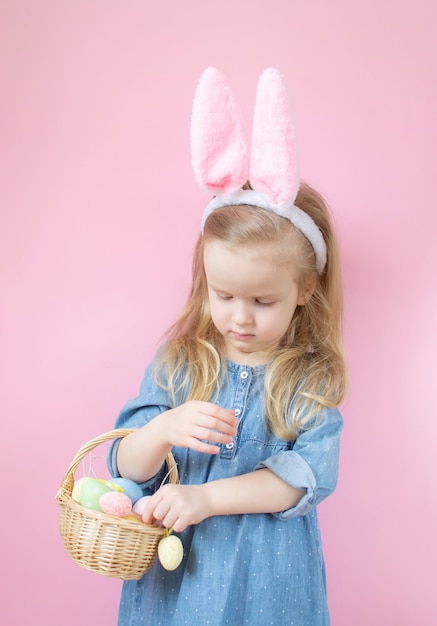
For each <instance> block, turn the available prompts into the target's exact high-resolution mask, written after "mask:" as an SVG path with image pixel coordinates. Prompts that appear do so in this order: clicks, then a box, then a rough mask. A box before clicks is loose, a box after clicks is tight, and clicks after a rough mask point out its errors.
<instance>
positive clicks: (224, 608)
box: [108, 361, 343, 626]
mask: <svg viewBox="0 0 437 626" xmlns="http://www.w3.org/2000/svg"><path fill="white" fill-rule="evenodd" d="M227 367H228V375H227V377H226V378H225V379H224V381H223V384H222V386H221V388H220V390H219V392H218V396H217V398H215V399H214V402H215V403H216V404H218V405H220V406H222V407H224V408H229V409H231V408H233V409H235V411H236V415H237V417H238V419H239V427H238V434H237V435H236V436H235V437H234V440H233V442H232V443H228V444H226V445H222V446H221V451H220V453H219V454H218V455H208V454H202V453H199V452H195V451H193V450H190V449H186V448H173V450H172V452H173V455H174V457H175V459H176V462H177V464H178V470H179V478H180V482H181V483H182V484H199V483H204V482H207V481H211V480H218V479H221V478H227V477H230V476H236V475H239V474H244V473H247V472H252V471H254V470H256V469H259V468H262V467H267V468H269V469H270V470H271V471H272V472H274V473H275V474H277V475H278V476H280V477H281V478H282V479H283V480H285V481H286V482H287V483H289V484H290V485H293V487H296V488H298V489H302V490H305V495H304V496H303V497H302V499H301V500H300V502H299V503H298V505H297V506H295V507H293V508H291V509H289V510H286V511H282V512H280V513H273V514H247V515H228V516H217V517H211V518H208V519H206V520H204V521H203V522H201V523H200V524H198V525H193V526H189V527H188V528H186V530H185V531H183V532H182V533H180V534H179V536H180V538H181V540H182V543H183V546H184V558H183V561H182V563H181V565H180V566H179V567H178V568H177V569H176V570H175V571H173V572H170V571H166V570H165V569H163V567H162V566H161V564H160V563H159V561H158V560H156V562H155V563H154V564H153V566H152V567H151V569H150V570H149V571H148V572H146V574H145V575H144V576H143V577H142V579H141V580H139V581H126V582H124V583H123V589H122V597H121V602H120V610H119V618H118V620H119V621H118V625H119V626H182V625H188V626H205V625H210V626H223V625H225V624H229V625H230V626H240V625H243V624H244V625H246V624H249V625H250V626H267V625H269V624H273V625H275V626H286V625H290V626H291V625H292V626H328V625H329V613H328V606H327V598H326V579H325V566H324V560H323V554H322V547H321V541H320V532H319V525H318V520H317V512H316V505H317V504H319V502H321V501H322V500H323V499H324V498H325V497H326V496H328V495H329V494H330V493H332V491H333V490H334V489H335V486H336V483H337V471H338V454H339V436H340V431H341V429H342V426H343V421H342V418H341V415H340V413H339V412H338V410H337V409H321V410H322V415H321V416H320V419H318V420H317V423H316V425H314V426H313V427H312V428H310V429H308V430H305V431H303V432H302V433H301V434H300V435H299V437H298V438H297V439H296V441H294V442H289V441H285V440H283V439H280V438H278V437H277V436H276V435H274V434H271V433H269V432H268V430H267V429H266V428H265V425H264V424H265V421H264V418H263V412H264V399H263V389H264V376H265V366H264V365H261V366H257V367H248V366H245V365H237V364H235V363H232V362H230V361H228V362H227ZM169 408H173V404H172V401H171V398H170V396H169V394H168V393H167V392H165V391H163V390H162V389H161V388H160V387H159V386H158V385H157V384H156V383H155V382H154V379H153V376H152V366H149V368H148V369H147V371H146V374H145V377H144V380H143V382H142V385H141V389H140V394H139V396H138V397H137V398H135V399H134V400H131V401H130V402H128V404H127V405H126V406H125V408H124V409H123V410H122V412H121V414H120V416H119V417H118V419H117V421H116V428H140V427H141V426H144V424H146V423H147V422H148V421H149V420H151V419H153V418H154V417H155V416H156V415H158V414H159V413H161V412H163V411H165V410H167V409H169ZM119 441H120V440H116V441H114V443H113V445H112V447H111V449H110V450H109V453H108V465H109V468H110V471H111V473H112V475H114V476H118V475H119V473H118V470H117V463H116V455H117V449H118V444H119ZM165 473H166V466H165V467H163V468H162V470H161V472H160V473H159V475H157V476H155V477H154V479H152V480H150V481H148V482H147V483H144V485H142V486H143V488H144V493H150V492H153V491H154V490H156V489H157V488H158V487H159V486H160V484H161V482H162V480H163V479H164V477H165ZM259 497H260V498H262V497H263V494H262V493H261V492H260V494H259Z"/></svg>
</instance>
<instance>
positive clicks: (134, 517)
mask: <svg viewBox="0 0 437 626" xmlns="http://www.w3.org/2000/svg"><path fill="white" fill-rule="evenodd" d="M124 519H125V520H128V521H129V522H140V524H142V523H143V520H142V519H141V517H138V515H137V514H136V513H129V515H126V517H125V518H124Z"/></svg>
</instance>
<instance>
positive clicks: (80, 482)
mask: <svg viewBox="0 0 437 626" xmlns="http://www.w3.org/2000/svg"><path fill="white" fill-rule="evenodd" d="M87 480H91V477H90V476H83V477H82V478H79V479H78V480H76V481H75V483H74V487H73V491H72V492H71V497H72V498H73V500H74V501H75V502H77V503H78V504H80V492H81V489H82V485H83V484H84V483H85V482H86V481H87Z"/></svg>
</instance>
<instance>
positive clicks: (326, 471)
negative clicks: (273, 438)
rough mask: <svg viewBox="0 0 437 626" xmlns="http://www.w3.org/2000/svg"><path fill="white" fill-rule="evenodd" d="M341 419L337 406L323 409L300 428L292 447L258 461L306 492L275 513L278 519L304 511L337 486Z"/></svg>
mask: <svg viewBox="0 0 437 626" xmlns="http://www.w3.org/2000/svg"><path fill="white" fill-rule="evenodd" d="M342 428H343V419H342V417H341V415H340V412H339V411H338V410H337V409H328V408H326V409H324V410H323V415H322V418H321V419H320V421H318V422H317V424H316V425H315V426H313V427H312V428H310V429H308V430H305V431H303V432H302V433H301V434H300V435H299V437H298V438H297V439H296V441H295V442H294V445H293V448H292V449H291V450H284V451H281V452H279V453H278V454H275V455H273V456H271V457H269V458H267V459H265V460H264V461H262V462H261V463H258V465H257V466H256V468H255V469H260V468H262V467H266V468H268V469H270V470H271V471H272V472H273V473H275V474H276V475H277V476H279V477H280V478H282V480H285V482H287V483H288V484H289V485H292V486H293V487H295V488H296V489H302V490H304V491H305V492H306V493H305V495H304V496H303V497H302V499H301V500H300V501H299V503H298V504H297V505H296V506H295V507H293V508H291V509H288V510H286V511H282V512H280V513H275V514H274V515H275V516H276V517H278V518H279V519H284V520H285V519H288V518H290V517H297V516H299V515H306V514H307V513H308V512H309V511H310V510H311V509H312V508H313V507H314V506H316V505H317V504H319V503H320V502H321V501H322V500H324V499H325V498H326V497H327V496H329V495H330V494H331V493H332V492H333V491H334V489H335V487H336V486H337V477H338V458H339V447H340V432H341V430H342Z"/></svg>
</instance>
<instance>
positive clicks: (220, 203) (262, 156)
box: [191, 67, 326, 274]
mask: <svg viewBox="0 0 437 626" xmlns="http://www.w3.org/2000/svg"><path fill="white" fill-rule="evenodd" d="M191 155H192V165H193V170H194V175H195V178H196V181H197V183H198V185H199V186H200V187H201V188H202V189H205V190H206V191H210V192H212V193H213V194H214V196H215V197H214V198H213V199H212V200H211V202H210V203H209V204H208V206H207V207H206V209H205V211H204V214H203V218H202V230H203V226H204V224H205V221H206V219H207V217H208V215H210V213H212V211H214V210H215V209H218V208H220V207H224V206H231V205H239V204H248V205H251V206H256V207H260V208H262V209H266V210H268V211H273V213H276V214H277V215H280V216H281V217H285V218H287V219H288V220H290V222H291V223H292V224H293V225H294V226H295V227H296V228H297V229H298V230H300V232H301V233H302V234H303V235H304V236H305V237H306V238H307V239H308V241H309V242H310V243H311V245H312V247H313V249H314V253H315V255H316V264H317V271H318V272H319V274H321V273H322V272H323V269H324V267H325V265H326V244H325V241H324V239H323V235H322V233H321V232H320V230H319V228H318V226H317V225H316V223H315V222H314V221H313V219H312V218H311V217H310V216H309V215H308V214H307V213H305V212H304V211H302V210H301V209H299V208H298V207H297V206H295V205H294V201H295V199H296V196H297V192H298V190H299V173H298V168H297V157H296V140H295V132H294V125H293V121H292V115H291V107H290V102H289V99H288V94H287V88H286V85H285V83H284V81H283V78H282V75H281V73H280V72H279V71H278V70H277V69H275V68H269V69H267V70H265V71H264V72H263V73H262V75H261V77H260V79H259V81H258V87H257V93H256V103H255V115H254V122H253V131H252V146H251V154H250V157H249V153H248V149H247V147H246V144H245V142H244V139H243V137H242V132H241V124H240V118H239V111H238V107H237V104H236V101H235V99H234V96H233V94H232V91H231V89H230V87H229V85H228V83H227V81H226V79H225V77H224V76H223V74H222V73H221V72H219V70H217V69H215V68H213V67H209V68H208V69H206V70H205V72H204V73H203V74H202V76H201V78H200V81H199V84H198V86H197V90H196V93H195V96H194V103H193V112H192V119H191ZM248 180H249V181H250V185H251V187H252V189H247V190H246V189H242V186H243V185H244V184H245V183H246V181H248Z"/></svg>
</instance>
